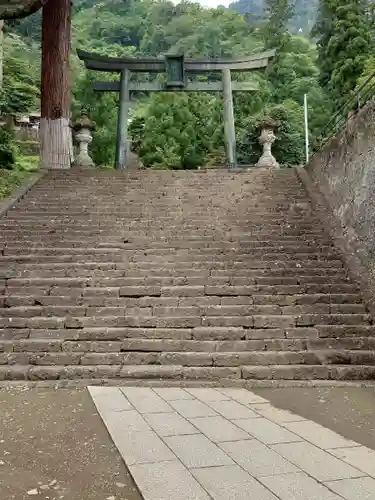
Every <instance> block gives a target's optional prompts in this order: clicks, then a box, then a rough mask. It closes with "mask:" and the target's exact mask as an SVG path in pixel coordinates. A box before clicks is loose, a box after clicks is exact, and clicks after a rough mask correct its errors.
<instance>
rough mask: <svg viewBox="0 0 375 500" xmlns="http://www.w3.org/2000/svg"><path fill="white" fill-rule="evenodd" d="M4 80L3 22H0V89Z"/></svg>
mask: <svg viewBox="0 0 375 500" xmlns="http://www.w3.org/2000/svg"><path fill="white" fill-rule="evenodd" d="M3 80H4V21H3V20H2V19H1V20H0V89H2V88H3Z"/></svg>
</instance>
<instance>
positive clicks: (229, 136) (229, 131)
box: [222, 69, 236, 167]
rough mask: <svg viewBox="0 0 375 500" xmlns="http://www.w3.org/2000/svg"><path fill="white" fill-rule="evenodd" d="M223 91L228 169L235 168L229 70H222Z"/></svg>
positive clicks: (234, 139)
mask: <svg viewBox="0 0 375 500" xmlns="http://www.w3.org/2000/svg"><path fill="white" fill-rule="evenodd" d="M222 81H223V91H224V134H225V148H226V153H227V163H228V166H229V167H234V166H236V131H235V128H234V112H233V96H232V80H231V75H230V69H223V70H222Z"/></svg>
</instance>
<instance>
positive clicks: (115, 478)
mask: <svg viewBox="0 0 375 500" xmlns="http://www.w3.org/2000/svg"><path fill="white" fill-rule="evenodd" d="M32 498H35V499H36V500H58V499H59V500H63V499H64V500H141V496H140V494H139V492H138V490H137V488H136V486H135V484H134V482H133V480H132V478H131V476H130V475H129V472H128V471H127V469H126V467H125V465H124V464H123V462H122V459H121V457H120V455H119V453H118V452H117V450H116V448H115V447H114V445H113V444H112V441H111V439H110V437H109V435H108V434H107V431H106V429H105V427H104V425H103V424H102V421H101V419H100V417H99V415H98V414H97V413H96V410H95V406H94V404H93V402H92V401H91V398H90V396H89V394H88V392H87V390H86V389H81V390H67V389H59V390H53V389H37V388H34V389H25V388H17V387H14V388H11V389H2V390H0V499H1V500H13V499H14V500H24V499H28V500H30V499H32Z"/></svg>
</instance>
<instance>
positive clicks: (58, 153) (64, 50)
mask: <svg viewBox="0 0 375 500" xmlns="http://www.w3.org/2000/svg"><path fill="white" fill-rule="evenodd" d="M71 9H72V7H71V0H50V1H49V2H47V3H46V4H45V5H44V7H43V27H42V85H41V121H40V143H41V168H44V169H59V170H61V169H68V168H70V167H71V164H72V162H73V147H72V135H71V130H70V127H69V119H70V103H71V75H70V69H69V51H70V34H71Z"/></svg>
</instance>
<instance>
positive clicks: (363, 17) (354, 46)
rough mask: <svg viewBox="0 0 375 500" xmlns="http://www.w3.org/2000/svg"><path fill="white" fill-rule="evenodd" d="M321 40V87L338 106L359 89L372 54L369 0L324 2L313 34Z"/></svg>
mask: <svg viewBox="0 0 375 500" xmlns="http://www.w3.org/2000/svg"><path fill="white" fill-rule="evenodd" d="M313 35H315V36H316V37H317V38H318V43H317V45H318V62H319V67H320V83H321V85H323V86H326V85H327V86H328V90H329V92H330V94H331V96H332V98H333V100H334V102H335V103H337V104H339V103H340V102H343V101H345V99H347V98H348V96H349V94H350V92H351V91H352V90H353V89H354V88H355V87H356V85H357V81H358V78H359V77H360V76H361V74H362V72H363V70H364V66H365V63H366V60H367V58H368V56H369V53H370V50H371V30H370V22H369V16H368V12H367V1H366V0H349V1H348V0H320V2H319V13H318V20H317V23H316V25H315V28H314V30H313Z"/></svg>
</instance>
